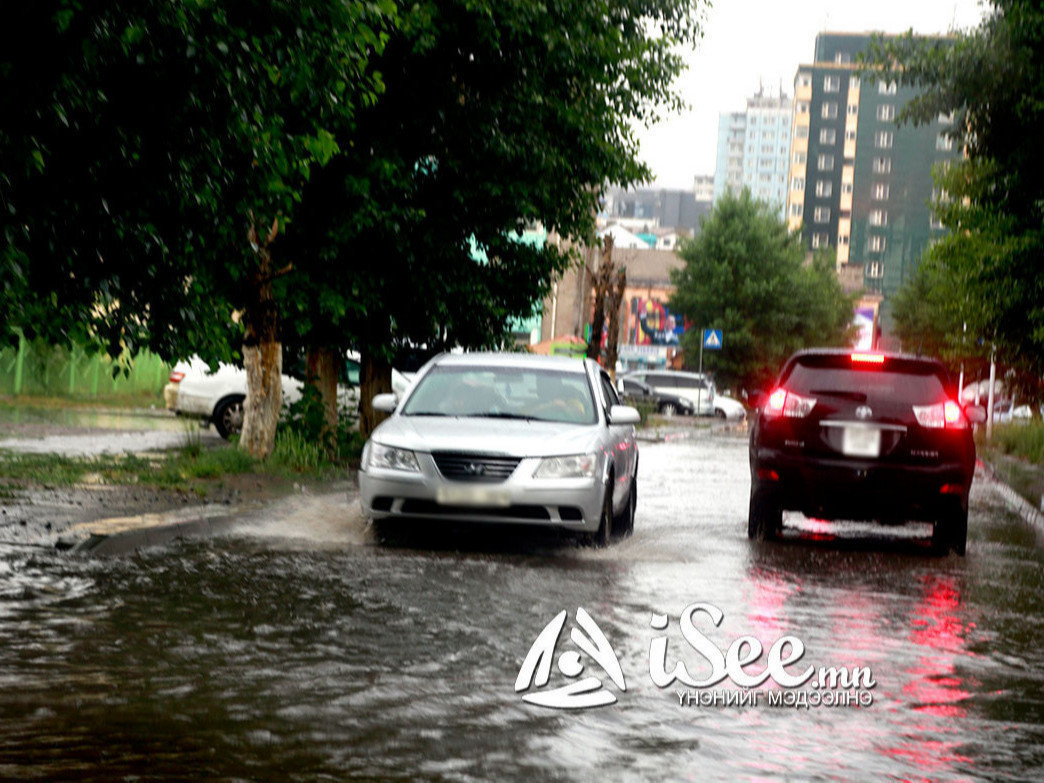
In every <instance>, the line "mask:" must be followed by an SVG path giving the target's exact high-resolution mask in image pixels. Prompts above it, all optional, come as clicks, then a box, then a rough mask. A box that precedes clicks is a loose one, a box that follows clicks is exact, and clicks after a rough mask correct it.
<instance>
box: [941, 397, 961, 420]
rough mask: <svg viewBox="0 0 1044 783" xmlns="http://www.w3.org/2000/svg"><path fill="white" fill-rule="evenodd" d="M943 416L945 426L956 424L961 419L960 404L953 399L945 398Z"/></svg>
mask: <svg viewBox="0 0 1044 783" xmlns="http://www.w3.org/2000/svg"><path fill="white" fill-rule="evenodd" d="M943 418H944V419H945V420H946V425H947V426H952V425H954V424H957V422H959V421H960V420H961V406H959V405H958V404H957V403H955V402H954V401H953V400H947V401H946V403H945V404H944V405H943Z"/></svg>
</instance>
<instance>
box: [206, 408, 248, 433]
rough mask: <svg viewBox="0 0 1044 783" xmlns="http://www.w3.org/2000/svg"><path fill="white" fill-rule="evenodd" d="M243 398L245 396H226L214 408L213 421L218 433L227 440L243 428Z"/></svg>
mask: <svg viewBox="0 0 1044 783" xmlns="http://www.w3.org/2000/svg"><path fill="white" fill-rule="evenodd" d="M243 400H244V398H243V397H226V398H225V399H223V400H222V401H221V402H219V403H218V406H217V407H216V408H215V409H214V415H213V416H212V417H211V421H213V422H214V428H215V429H216V430H217V431H218V435H220V436H221V437H222V438H224V439H225V440H228V439H229V438H230V437H232V436H233V435H238V434H239V433H240V432H242V430H243Z"/></svg>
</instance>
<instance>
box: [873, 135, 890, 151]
mask: <svg viewBox="0 0 1044 783" xmlns="http://www.w3.org/2000/svg"><path fill="white" fill-rule="evenodd" d="M894 139H895V134H894V133H892V131H878V132H877V133H875V134H874V146H875V147H877V148H878V149H883V150H887V149H891V147H892V141H893V140H894Z"/></svg>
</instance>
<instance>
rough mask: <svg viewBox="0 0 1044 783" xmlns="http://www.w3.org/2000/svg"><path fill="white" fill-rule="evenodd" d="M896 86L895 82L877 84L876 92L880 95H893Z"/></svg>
mask: <svg viewBox="0 0 1044 783" xmlns="http://www.w3.org/2000/svg"><path fill="white" fill-rule="evenodd" d="M896 89H897V85H896V83H895V82H878V83H877V91H878V92H879V93H880V94H881V95H895V93H896Z"/></svg>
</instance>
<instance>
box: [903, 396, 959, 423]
mask: <svg viewBox="0 0 1044 783" xmlns="http://www.w3.org/2000/svg"><path fill="white" fill-rule="evenodd" d="M913 412H914V416H915V417H916V418H917V423H918V424H920V425H921V426H922V427H928V428H929V429H942V428H943V427H946V428H949V429H956V430H963V429H964V428H965V427H967V426H968V422H967V421H966V420H965V418H964V414H963V412H962V411H961V406H960V405H958V404H957V403H955V402H954V401H953V400H947V401H946V402H941V403H938V404H937V405H914V406H913Z"/></svg>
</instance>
